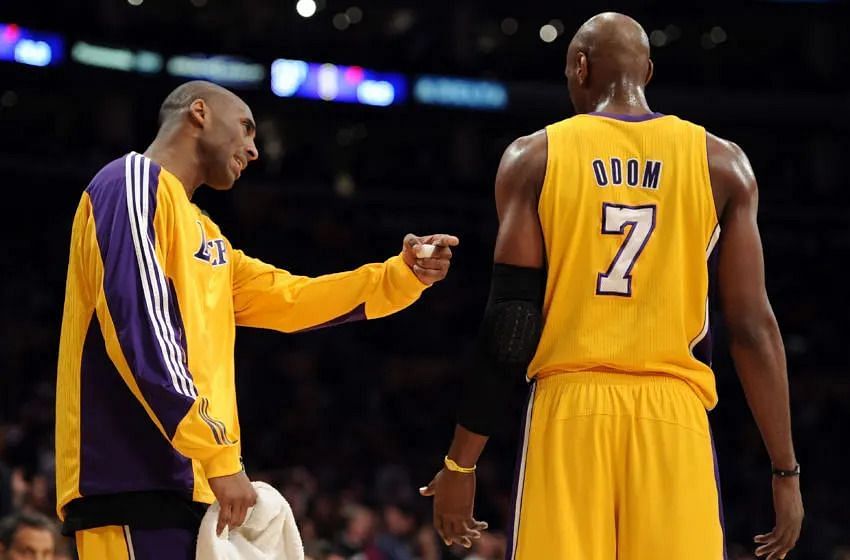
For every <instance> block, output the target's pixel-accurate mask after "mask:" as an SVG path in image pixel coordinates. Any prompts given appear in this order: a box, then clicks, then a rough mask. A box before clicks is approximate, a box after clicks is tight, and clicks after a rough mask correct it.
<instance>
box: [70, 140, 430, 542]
mask: <svg viewBox="0 0 850 560" xmlns="http://www.w3.org/2000/svg"><path fill="white" fill-rule="evenodd" d="M424 289H425V285H424V284H422V283H421V282H420V281H419V280H418V279H417V278H416V276H415V275H414V274H413V272H412V271H411V270H410V268H409V267H408V266H407V265H406V264H405V263H404V261H403V260H402V259H401V257H400V256H396V257H393V258H390V259H389V260H387V261H386V262H384V263H381V264H370V265H365V266H363V267H360V268H358V269H357V270H354V271H351V272H343V273H339V274H330V275H327V276H320V277H317V278H308V277H304V276H295V275H292V274H290V273H289V272H286V271H285V270H281V269H278V268H275V267H273V266H271V265H269V264H266V263H263V262H261V261H259V260H257V259H254V258H251V257H248V256H246V255H245V254H244V253H243V252H242V251H239V250H236V249H234V248H233V247H232V246H231V244H230V242H229V241H228V240H227V239H226V238H225V237H224V236H223V235H222V233H221V231H220V230H219V228H218V226H216V224H215V223H213V222H212V221H211V220H210V219H209V218H208V217H207V216H206V215H204V214H203V213H202V212H201V211H200V210H199V209H198V208H197V207H196V206H195V205H193V204H192V203H191V202H190V200H189V198H188V196H187V194H186V191H185V189H184V187H183V185H182V184H181V183H180V181H179V180H178V179H177V178H176V177H175V176H174V175H172V174H171V173H169V172H168V171H167V170H166V169H163V168H161V167H160V166H159V165H157V164H156V163H155V162H153V161H151V160H150V159H148V158H146V157H144V156H142V155H139V154H136V153H130V154H128V155H127V156H125V157H122V158H120V159H118V160H115V161H113V162H112V163H110V164H108V165H107V166H105V167H104V168H103V169H102V170H101V171H100V172H99V173H98V174H97V175H96V176H95V177H94V179H93V180H92V182H91V183H90V184H89V186H88V187H87V188H86V190H85V193H84V194H83V196H82V199H81V200H80V203H79V206H78V208H77V213H76V216H75V218H74V223H73V230H72V236H71V249H70V260H69V265H68V277H67V286H66V295H65V307H64V315H63V322H62V334H61V341H60V348H59V364H58V380H57V402H56V484H57V503H58V506H57V507H58V513H59V516H60V517H61V518H63V519H64V520H65V522H66V525H65V529H66V531H67V532H73V531H78V530H83V529H89V528H92V527H97V526H104V525H113V526H120V525H132V524H133V519H134V517H133V515H137V514H136V513H134V512H133V511H132V510H134V509H138V508H139V507H141V508H142V509H144V507H148V508H150V506H151V503H152V502H150V501H147V498H148V497H155V496H161V495H163V494H164V493H165V494H168V495H174V496H180V497H182V498H183V499H184V500H185V501H187V502H189V503H193V502H194V503H195V504H208V503H211V502H213V501H214V496H213V494H212V492H211V491H210V487H209V484H208V482H207V479H208V478H212V477H219V476H224V475H230V474H234V473H237V472H239V471H240V470H241V469H242V465H241V457H240V441H241V435H240V430H239V419H238V416H237V408H236V390H235V379H234V340H235V332H236V327H237V326H249V327H260V328H267V329H275V330H278V331H282V332H295V331H300V330H305V329H312V328H317V327H323V326H329V325H332V324H338V323H341V322H346V321H351V320H358V319H373V318H377V317H383V316H385V315H389V314H391V313H394V312H396V311H399V310H401V309H403V308H405V307H407V306H408V305H410V304H411V303H413V302H414V301H416V300H417V299H418V297H419V296H420V294H421V293H422V291H423V290H424ZM153 503H157V502H153ZM164 509H166V510H168V509H169V508H164ZM160 515H161V516H162V517H163V518H164V520H163V522H162V525H163V526H165V527H167V526H168V522H167V518H168V516H169V515H171V512H170V511H163V512H160ZM178 524H179V523H178Z"/></svg>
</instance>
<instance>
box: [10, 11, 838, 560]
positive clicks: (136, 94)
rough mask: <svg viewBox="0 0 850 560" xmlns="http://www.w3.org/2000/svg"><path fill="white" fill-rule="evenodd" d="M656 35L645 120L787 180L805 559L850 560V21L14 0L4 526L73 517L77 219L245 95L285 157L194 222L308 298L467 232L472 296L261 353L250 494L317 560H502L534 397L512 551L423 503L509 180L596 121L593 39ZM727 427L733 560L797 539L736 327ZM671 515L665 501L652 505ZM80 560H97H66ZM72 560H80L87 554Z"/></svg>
mask: <svg viewBox="0 0 850 560" xmlns="http://www.w3.org/2000/svg"><path fill="white" fill-rule="evenodd" d="M607 10H617V11H622V12H624V13H627V14H628V15H631V16H632V17H634V18H636V19H637V20H638V21H639V22H640V23H641V24H642V25H643V26H644V27H645V29H646V31H647V33H648V34H649V36H650V38H651V43H652V58H653V60H654V63H655V77H654V79H653V81H652V83H651V84H650V86H649V88H648V89H647V98H648V101H649V103H650V106H651V107H652V108H653V110H655V111H660V112H662V113H669V114H676V115H679V116H681V117H683V118H686V119H688V120H692V121H695V122H697V123H700V124H702V125H704V126H705V127H706V128H707V129H708V130H710V131H711V132H714V133H715V134H718V135H720V136H723V137H725V138H729V139H731V140H733V141H735V142H736V143H738V144H739V145H740V146H741V147H742V148H743V149H744V150H745V151H746V152H747V154H748V155H749V157H750V160H751V162H752V164H753V167H754V169H755V173H756V176H757V178H758V180H759V185H760V217H759V223H760V227H761V233H762V240H763V243H764V248H765V258H766V271H767V286H768V292H769V295H770V298H771V301H772V304H773V307H774V310H775V312H776V315H777V318H778V320H779V324H780V327H781V329H782V333H783V338H784V342H785V348H786V352H787V357H788V369H789V378H790V384H791V398H792V416H793V427H794V437H795V444H796V449H797V454H798V458H799V461H800V464H801V465H802V478H801V484H802V489H803V499H804V504H805V507H806V519H805V522H804V525H803V534H802V537H801V540H800V541H799V544H798V547H797V548H796V549H795V550H794V551H793V552H792V553H791V555H790V556H789V558H795V559H800V560H803V559H805V560H848V559H850V475H848V472H850V453H848V446H850V413H848V409H849V408H848V407H850V404H848V403H850V367H848V366H850V360H848V356H850V350H848V349H849V348H850V344H848V337H850V330H848V328H847V324H848V323H847V320H846V319H847V314H848V312H850V305H848V304H850V302H848V292H850V290H848V287H847V286H846V284H847V283H848V279H847V278H848V277H847V275H848V272H847V269H846V268H844V267H845V266H847V263H848V257H850V227H848V223H850V222H848V216H850V181H848V179H847V178H848V175H850V171H848V169H850V167H848V166H850V112H848V102H850V87H848V84H850V80H848V72H850V63H848V52H850V33H849V32H848V28H850V7H848V5H846V4H844V3H841V2H791V1H787V2H769V1H760V2H749V1H740V2H705V3H689V2H670V3H668V2H660V1H647V2H644V3H640V4H637V3H635V4H629V3H624V2H611V3H607V4H605V3H599V2H585V3H573V2H566V1H561V2H552V1H529V2H507V1H504V0H495V1H484V0H456V1H453V2H448V1H443V0H438V1H433V2H413V1H401V2H373V1H361V0H345V1H341V0H315V2H314V1H312V0H299V1H298V2H296V1H294V0H248V1H244V2H238V1H236V0H129V2H128V1H127V0H101V1H94V0H79V1H68V2H39V1H30V2H26V1H22V0H3V1H2V2H0V177H2V181H3V184H2V191H3V220H2V223H3V229H4V234H3V237H2V247H3V249H2V255H3V259H2V261H3V274H2V292H1V293H2V308H3V313H2V328H3V331H2V332H3V336H2V341H3V342H2V362H0V363H2V373H0V516H2V515H7V514H9V513H10V512H12V511H14V510H37V511H41V512H44V513H46V514H47V515H49V516H50V517H51V518H52V519H55V518H56V515H55V512H54V507H55V505H54V504H55V496H54V492H55V490H54V482H53V481H54V459H53V431H54V429H53V425H54V402H55V400H54V387H55V377H56V362H57V349H58V342H59V328H60V323H61V314H62V303H63V297H64V283H65V275H66V270H67V263H68V246H69V239H70V228H71V221H72V218H73V215H74V211H75V209H76V205H77V203H78V201H79V198H80V195H81V193H82V191H83V189H84V188H85V187H86V185H87V183H88V181H89V180H90V179H91V177H92V176H93V174H94V173H95V172H96V171H97V170H98V169H99V168H100V167H101V166H103V165H104V164H106V163H107V162H109V161H111V160H112V159H114V158H116V157H119V156H121V155H122V154H124V153H126V152H128V151H130V150H136V151H139V152H141V151H144V150H145V149H146V147H147V146H148V144H149V143H150V141H151V140H152V139H153V136H154V134H155V132H156V126H157V123H156V116H157V111H158V108H159V105H160V103H161V102H162V100H163V98H164V97H165V95H166V94H167V93H168V92H169V91H171V90H172V89H173V88H174V87H176V86H177V85H178V84H180V83H182V82H183V81H186V80H189V79H195V78H203V79H210V80H213V81H216V82H219V83H221V84H223V85H225V86H227V87H229V88H230V89H232V90H233V91H234V92H236V93H237V94H239V95H240V96H242V97H243V98H244V99H245V100H246V101H247V102H248V104H249V105H250V106H251V107H252V109H253V112H254V115H255V117H256V120H257V127H258V133H257V144H258V147H259V151H260V159H259V161H258V162H257V163H256V164H254V165H252V166H251V168H250V169H249V170H248V171H247V172H246V173H245V176H244V177H243V178H242V179H241V180H240V181H239V182H238V183H237V185H236V188H234V189H233V190H232V191H230V192H224V193H220V192H213V191H212V190H209V189H201V190H200V191H199V194H198V196H197V197H196V198H195V202H196V203H197V204H198V205H199V206H201V207H202V208H204V209H205V210H206V211H207V212H208V213H209V214H210V215H211V216H212V218H213V219H214V220H216V221H217V223H218V224H219V225H220V226H221V227H222V230H223V231H224V233H225V235H227V236H228V237H229V238H230V240H231V241H232V242H233V245H234V246H235V247H238V248H242V249H244V250H245V251H246V252H247V253H248V254H251V255H253V256H256V257H259V258H261V259H263V260H265V261H267V262H271V263H274V264H276V265H278V266H280V267H282V268H285V269H287V270H289V271H291V272H293V273H296V274H306V275H318V274H323V273H328V272H336V271H340V270H347V269H351V268H354V267H356V266H358V265H360V264H363V263H366V262H375V261H381V260H384V259H385V258H387V257H389V256H391V255H394V254H396V253H397V252H398V251H399V250H400V247H401V240H402V238H403V236H404V234H406V233H408V232H414V233H417V234H425V233H452V234H455V235H457V236H459V237H460V239H461V244H460V246H459V247H458V248H457V250H456V251H455V257H454V259H453V261H452V268H451V272H450V275H449V277H448V279H447V280H446V281H445V282H443V283H441V284H440V285H438V286H436V287H434V288H433V289H431V290H428V291H427V292H426V293H425V294H424V296H423V298H422V300H421V301H420V302H418V303H417V304H415V305H414V306H413V307H412V308H410V309H408V310H406V311H404V312H402V313H400V314H398V315H395V316H392V317H390V318H387V319H383V320H380V321H374V322H371V321H370V322H368V323H363V322H361V323H355V324H349V325H344V326H341V327H337V328H333V329H327V330H321V331H316V332H309V333H302V334H295V335H282V334H278V333H272V332H265V331H259V330H249V329H242V330H239V331H238V336H237V344H236V371H237V387H238V399H239V405H240V406H239V410H240V417H241V424H242V436H243V456H244V459H245V463H246V469H247V471H248V474H249V476H250V477H251V478H252V479H255V480H266V481H269V482H271V483H273V484H274V485H275V486H276V487H277V488H278V489H280V490H281V491H282V492H283V493H284V495H285V496H286V497H287V499H288V500H289V502H290V503H291V504H292V506H293V508H294V510H295V513H296V516H297V518H298V521H299V523H300V528H301V532H302V536H303V538H304V541H305V545H306V548H307V553H308V555H309V556H310V557H312V558H313V559H315V560H320V559H328V560H339V559H340V558H346V559H347V558H352V559H353V558H357V559H361V558H362V559H369V560H412V559H414V558H417V559H422V560H438V559H443V560H446V559H473V558H474V559H477V560H491V559H497V558H501V557H502V555H503V554H504V547H505V542H506V536H505V527H506V526H507V524H508V521H509V520H508V518H509V515H510V512H509V509H510V492H511V482H512V478H513V471H514V458H515V454H516V444H517V439H518V438H517V436H518V435H519V434H518V431H519V415H520V414H519V413H520V409H521V405H522V401H523V397H524V396H525V395H524V390H523V387H522V386H521V384H520V385H518V386H517V395H516V399H515V406H514V407H513V408H512V409H511V410H506V411H505V413H504V422H503V425H502V427H501V429H500V431H499V433H498V434H497V435H496V436H495V437H494V438H493V439H492V440H491V442H490V444H489V446H488V448H487V450H486V451H485V452H484V455H483V458H482V461H481V463H480V465H479V470H478V475H479V477H478V484H479V485H478V496H477V505H476V514H477V517H478V518H480V519H485V520H487V521H489V522H490V524H491V528H492V529H491V530H490V531H489V532H488V534H487V535H486V536H485V537H484V538H483V539H482V540H481V541H480V543H479V544H477V545H476V546H475V547H474V548H473V549H472V550H471V551H467V550H465V549H462V548H451V549H449V548H446V547H445V546H443V545H442V543H439V542H438V539H437V538H436V534H435V533H434V531H433V529H432V527H431V523H430V515H431V510H430V508H431V501H430V499H425V498H421V497H419V496H418V491H417V489H418V488H419V487H420V486H422V485H424V484H426V483H427V482H428V481H429V480H430V478H431V476H432V475H433V474H434V473H435V472H436V471H437V470H438V469H439V468H440V466H441V464H442V458H443V455H444V454H445V452H446V447H447V445H448V442H449V439H450V436H451V432H452V429H453V425H454V403H455V399H456V397H457V390H458V386H459V380H460V378H461V376H462V375H463V374H464V371H465V368H466V364H467V358H468V353H469V350H470V347H471V343H472V341H473V338H474V336H475V333H476V331H477V328H478V323H479V320H480V317H481V314H482V311H483V308H484V304H485V300H486V298H487V292H488V287H489V276H490V271H491V266H492V251H493V243H494V238H495V230H496V216H495V210H494V202H493V179H494V176H495V172H496V168H497V165H498V162H499V158H500V156H501V154H502V152H503V150H504V149H505V148H506V146H507V145H508V144H509V143H510V142H511V141H512V140H513V139H514V138H516V137H518V136H521V135H525V134H528V133H531V132H533V131H535V130H538V129H540V128H542V127H543V126H545V125H546V124H548V123H550V122H554V121H556V120H560V119H562V118H565V117H568V116H570V115H571V114H572V108H571V106H570V102H569V97H568V95H567V89H566V82H565V79H564V75H563V69H564V59H565V51H566V47H567V44H568V43H569V40H570V38H571V36H572V34H573V33H574V32H575V30H576V29H577V28H578V26H579V25H581V23H582V22H583V21H585V20H586V19H587V18H589V17H590V16H592V15H594V14H595V13H597V12H600V11H607ZM713 334H714V340H715V364H714V365H715V372H716V376H717V381H718V387H719V392H720V403H719V405H718V406H717V408H716V409H715V410H714V411H712V412H711V413H710V419H711V423H712V427H713V432H714V437H715V440H716V446H717V453H718V457H719V464H720V476H721V483H722V493H723V501H724V513H725V520H726V529H727V544H728V549H729V556H730V558H732V559H734V560H743V559H751V558H755V556H754V555H753V550H754V545H753V544H752V537H753V535H755V534H757V533H762V532H767V531H769V530H770V528H771V527H772V524H773V511H772V505H771V484H770V483H771V476H770V461H769V458H768V456H767V454H766V452H765V449H764V446H763V444H762V442H761V438H760V436H759V433H758V430H757V428H756V425H755V423H754V421H753V419H752V417H751V415H750V412H749V409H748V408H747V405H746V402H745V400H744V397H743V393H742V390H741V387H740V385H739V383H738V380H737V377H736V375H735V371H734V369H733V367H732V364H731V360H730V358H729V354H728V350H727V348H726V343H725V337H724V332H723V328H722V318H721V320H720V321H716V322H715V325H714V333H713ZM651 499H652V497H651V496H647V500H651ZM60 545H61V546H60V547H59V549H58V551H57V557H58V558H74V554H75V552H74V551H73V547H72V546H71V543H69V542H67V543H66V542H62V543H60ZM63 555H64V556H63Z"/></svg>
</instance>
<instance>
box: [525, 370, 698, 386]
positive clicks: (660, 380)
mask: <svg viewBox="0 0 850 560" xmlns="http://www.w3.org/2000/svg"><path fill="white" fill-rule="evenodd" d="M533 380H536V381H537V382H538V384H540V385H561V384H564V385H566V384H588V383H593V384H597V385H645V384H653V385H655V384H669V385H674V386H678V387H682V388H685V389H687V390H688V391H693V389H692V388H691V386H690V385H689V384H688V383H687V382H686V381H685V380H684V379H680V378H678V377H675V376H672V375H668V374H665V373H656V372H626V371H613V370H604V369H593V370H582V371H548V372H545V373H544V372H540V373H538V374H537V375H536V376H535V377H534V378H533Z"/></svg>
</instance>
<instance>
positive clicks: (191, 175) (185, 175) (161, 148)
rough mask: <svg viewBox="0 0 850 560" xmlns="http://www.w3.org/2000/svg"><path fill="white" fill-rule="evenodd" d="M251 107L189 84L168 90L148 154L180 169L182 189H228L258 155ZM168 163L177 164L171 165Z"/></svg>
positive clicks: (215, 89)
mask: <svg viewBox="0 0 850 560" xmlns="http://www.w3.org/2000/svg"><path fill="white" fill-rule="evenodd" d="M256 128H257V125H256V123H255V122H254V116H253V114H252V113H251V108H250V107H248V104H247V103H245V101H243V100H242V99H241V98H240V97H239V96H238V95H236V94H235V93H233V92H231V91H229V90H227V89H225V88H223V87H221V86H219V85H217V84H213V83H211V82H206V81H202V80H195V81H191V82H186V83H184V84H182V85H180V86H178V87H177V88H175V89H174V91H172V92H171V93H169V94H168V96H167V97H166V98H165V100H164V101H163V102H162V105H161V106H160V109H159V132H158V133H157V137H156V139H154V144H153V145H152V148H151V149H149V151H151V150H152V151H153V152H154V153H159V154H160V155H159V157H160V159H162V158H165V159H167V160H168V159H171V160H172V163H171V167H172V168H177V167H180V168H182V169H181V173H182V178H181V181H183V182H184V185H189V188H190V189H191V190H192V191H193V190H194V188H196V187H197V186H198V185H199V184H202V183H204V184H207V185H209V186H211V187H213V188H214V189H229V188H231V187H232V186H233V183H234V182H235V181H236V179H237V178H239V176H240V175H241V174H242V171H244V170H245V168H246V167H247V166H248V163H249V162H251V161H254V160H256V159H257V158H258V157H259V153H258V152H257V146H256V144H255V143H254V135H255V133H256ZM173 160H176V161H177V162H176V163H174V162H173Z"/></svg>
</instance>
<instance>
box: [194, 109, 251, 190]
mask: <svg viewBox="0 0 850 560" xmlns="http://www.w3.org/2000/svg"><path fill="white" fill-rule="evenodd" d="M255 132H256V126H255V124H254V116H253V115H252V114H251V109H250V108H249V107H248V105H246V104H245V102H244V101H242V100H241V99H239V98H238V97H236V96H235V95H228V96H222V97H220V98H217V99H215V100H213V102H212V103H211V104H210V123H209V127H208V128H207V129H205V130H204V133H203V135H202V138H201V146H202V150H203V154H204V159H205V161H204V165H205V168H206V180H205V182H206V184H208V185H209V186H211V187H212V188H214V189H216V190H228V189H230V188H232V187H233V183H234V182H236V179H238V178H239V177H240V175H242V172H243V171H244V170H245V168H246V167H247V166H248V163H250V162H252V161H254V160H256V159H257V157H258V153H257V146H256V145H255V144H254V135H255Z"/></svg>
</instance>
